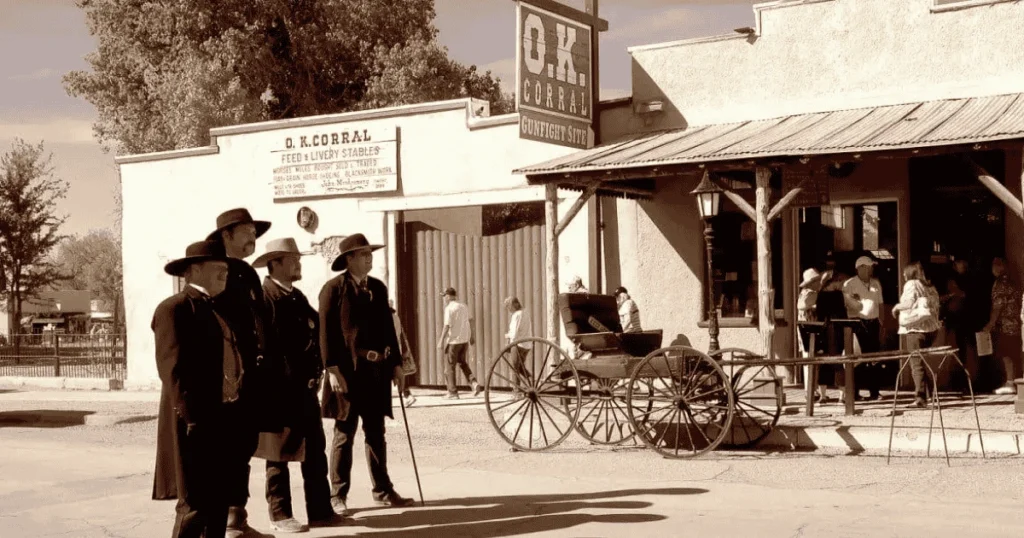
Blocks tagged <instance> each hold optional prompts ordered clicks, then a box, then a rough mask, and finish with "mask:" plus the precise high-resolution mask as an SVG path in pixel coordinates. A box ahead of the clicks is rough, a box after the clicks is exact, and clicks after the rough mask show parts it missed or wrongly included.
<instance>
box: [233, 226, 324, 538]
mask: <svg viewBox="0 0 1024 538" xmlns="http://www.w3.org/2000/svg"><path fill="white" fill-rule="evenodd" d="M252 265H253V267H266V268H267V271H268V272H269V273H270V274H269V275H268V276H267V278H266V279H264V281H263V295H264V297H265V298H266V303H267V309H268V312H269V322H270V323H269V325H268V326H267V330H268V331H270V332H272V333H273V335H274V336H273V341H274V342H275V343H276V347H275V349H276V351H277V353H278V355H279V357H280V359H281V362H282V364H283V365H284V383H283V385H284V391H283V392H284V397H283V398H282V399H281V400H282V403H283V406H284V407H283V408H284V410H285V411H286V412H287V417H288V420H287V422H288V424H289V426H287V427H285V428H284V429H283V430H282V432H281V433H261V434H260V443H259V448H257V449H256V457H258V458H263V459H265V460H267V505H268V507H269V509H270V521H271V525H272V526H273V527H274V530H278V531H281V532H303V531H305V530H307V529H306V527H305V526H304V525H302V524H301V523H299V522H298V521H297V520H296V519H295V517H294V514H293V513H292V496H291V485H290V477H289V473H288V462H289V461H301V462H302V465H301V469H302V483H303V490H304V492H305V498H306V516H307V518H308V521H309V526H310V527H324V526H330V525H336V524H341V523H343V522H344V518H342V517H341V516H340V515H336V514H335V513H334V510H333V509H332V508H331V489H330V484H329V483H328V481H327V440H326V438H325V437H324V425H323V421H322V419H321V418H320V402H319V401H318V400H317V389H318V388H319V387H320V378H321V375H322V373H323V362H322V360H321V358H320V318H319V316H318V315H317V312H316V310H314V309H313V307H312V306H310V304H309V300H308V299H306V296H305V295H304V294H303V293H302V291H300V290H299V289H298V288H296V287H294V284H295V282H297V281H299V280H300V279H302V261H301V253H300V252H299V248H298V245H296V244H295V240H294V239H292V238H290V237H289V238H284V239H275V240H272V241H269V242H268V243H267V252H265V253H264V254H263V255H262V256H260V257H259V258H256V260H255V261H254V262H253V264H252Z"/></svg>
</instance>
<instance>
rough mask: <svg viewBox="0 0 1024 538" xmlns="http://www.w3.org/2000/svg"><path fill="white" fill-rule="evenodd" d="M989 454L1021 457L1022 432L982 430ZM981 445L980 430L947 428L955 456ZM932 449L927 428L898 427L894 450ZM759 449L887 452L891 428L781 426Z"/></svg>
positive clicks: (935, 445)
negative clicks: (824, 449) (827, 449)
mask: <svg viewBox="0 0 1024 538" xmlns="http://www.w3.org/2000/svg"><path fill="white" fill-rule="evenodd" d="M981 433H982V438H981V441H983V442H984V445H985V452H986V454H994V453H998V454H1012V455H1018V456H1019V455H1021V436H1022V434H1020V433H1013V432H1003V431H984V430H982V432H981ZM930 441H931V451H932V452H938V453H939V454H940V455H941V454H942V452H943V450H942V430H940V429H939V428H935V429H934V430H932V434H931V439H930ZM981 444H982V443H981V442H979V439H978V432H977V431H968V430H962V429H951V428H947V429H946V446H947V447H948V449H949V453H950V454H951V455H952V454H981ZM928 446H929V435H928V430H927V429H926V428H896V429H895V430H893V434H892V449H893V451H894V452H897V451H911V452H925V451H927V450H928ZM758 447H759V448H788V449H791V450H816V449H820V448H830V449H837V448H838V449H845V450H849V451H850V452H851V453H859V452H863V451H867V450H872V451H877V450H880V451H885V450H887V449H888V447H889V428H878V427H871V426H860V427H858V426H852V427H851V426H838V427H834V428H832V427H829V428H807V427H801V426H787V425H779V426H776V427H775V429H773V430H772V432H771V434H769V435H768V437H766V438H765V439H764V440H762V441H761V443H759V444H758Z"/></svg>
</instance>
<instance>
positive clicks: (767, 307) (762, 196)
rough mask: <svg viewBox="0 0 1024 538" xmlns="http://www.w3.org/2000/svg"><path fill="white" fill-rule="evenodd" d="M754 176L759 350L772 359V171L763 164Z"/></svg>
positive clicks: (773, 323)
mask: <svg viewBox="0 0 1024 538" xmlns="http://www.w3.org/2000/svg"><path fill="white" fill-rule="evenodd" d="M755 175H756V176H757V198H756V202H757V203H756V207H755V208H754V210H755V213H756V214H757V220H756V223H757V297H758V302H757V304H758V329H759V330H760V332H761V340H762V342H763V348H762V349H763V352H764V356H765V357H766V358H769V359H770V358H772V357H773V355H772V342H773V341H774V339H775V304H774V299H775V293H774V292H773V291H772V243H771V240H772V223H771V220H769V219H768V214H769V212H770V211H771V206H770V205H769V204H770V203H771V200H770V197H771V185H770V184H769V183H770V180H771V177H772V171H771V170H770V169H768V168H765V167H763V166H759V167H757V169H756V170H755Z"/></svg>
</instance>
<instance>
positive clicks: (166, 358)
mask: <svg viewBox="0 0 1024 538" xmlns="http://www.w3.org/2000/svg"><path fill="white" fill-rule="evenodd" d="M164 271H166V272H167V274H169V275H172V276H177V277H183V278H184V279H185V282H186V283H187V285H186V286H185V288H184V289H182V290H181V291H180V292H178V293H177V294H175V295H174V296H172V297H170V298H168V299H166V300H164V301H163V302H162V303H160V306H158V307H157V308H156V312H155V313H154V314H153V324H152V327H153V333H154V336H155V339H156V364H157V370H158V371H159V372H160V380H161V382H162V384H163V386H162V388H161V391H160V412H159V426H158V429H157V457H156V472H155V473H154V480H153V498H154V499H178V506H177V508H176V510H175V512H176V516H175V520H174V530H173V533H172V536H176V537H196V538H198V537H199V536H207V537H212V536H224V527H225V522H226V520H227V511H228V502H227V498H226V492H225V491H224V488H223V484H224V482H225V479H226V474H225V467H224V463H225V462H226V461H227V459H228V457H229V454H228V451H227V446H228V443H227V442H228V441H229V440H228V439H227V438H225V437H224V435H223V434H224V431H225V427H224V425H225V422H229V421H231V420H232V419H233V417H236V416H237V415H238V414H239V413H240V412H241V411H240V409H239V405H238V394H239V392H238V391H239V383H240V381H241V375H242V370H243V365H242V361H241V357H240V356H239V354H238V350H237V348H236V347H235V346H234V345H233V343H234V340H235V339H234V335H233V334H232V331H231V329H230V328H229V327H228V326H227V323H226V322H225V321H224V320H223V319H222V318H221V317H220V316H219V315H217V313H216V311H215V310H214V309H213V305H212V303H211V299H212V298H213V297H216V296H217V295H219V294H220V293H221V292H223V291H224V287H225V285H226V281H227V275H228V258H227V256H226V255H225V253H224V248H223V247H222V246H221V245H220V244H219V243H217V242H214V241H201V242H198V243H193V244H191V245H189V246H188V248H187V249H186V250H185V257H184V258H180V259H177V260H174V261H172V262H170V263H168V264H167V265H166V267H164Z"/></svg>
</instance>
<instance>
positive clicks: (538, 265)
mask: <svg viewBox="0 0 1024 538" xmlns="http://www.w3.org/2000/svg"><path fill="white" fill-rule="evenodd" d="M404 232H405V234H406V236H405V237H404V242H405V245H406V248H405V252H404V256H403V258H404V260H403V262H404V263H401V264H400V268H399V271H400V272H401V274H402V278H401V282H402V285H403V287H404V288H405V289H403V290H401V293H402V297H403V301H402V307H401V308H402V310H403V312H402V313H401V316H402V324H403V326H404V327H406V328H407V329H406V331H407V334H408V337H409V344H410V346H412V348H413V353H414V356H415V358H416V361H417V363H418V365H419V373H418V374H417V376H416V378H417V379H416V381H417V384H419V385H429V386H444V384H445V380H444V367H445V361H446V359H445V357H444V353H443V352H442V351H441V350H438V349H437V337H438V335H439V334H440V333H441V326H442V323H443V322H444V301H443V299H442V298H441V291H442V290H444V289H445V288H447V287H449V286H451V287H453V288H455V289H456V290H457V291H458V294H459V301H460V302H463V303H465V304H466V305H467V306H468V307H469V309H470V312H471V313H472V315H473V323H474V330H475V331H476V345H475V346H471V347H470V353H469V355H470V356H469V363H470V367H471V368H472V370H473V373H474V374H475V375H476V376H477V378H478V379H479V380H480V383H481V384H483V383H484V382H485V380H486V378H487V372H488V370H489V369H490V367H491V363H492V362H493V361H494V359H495V358H496V357H497V355H498V353H499V352H500V351H501V350H502V349H503V348H504V347H505V345H506V341H505V333H506V332H507V331H508V319H509V313H508V310H506V309H505V307H504V304H503V301H504V299H505V297H508V296H510V295H515V296H516V297H519V300H520V302H522V303H523V309H524V310H525V312H526V313H527V315H529V317H530V325H531V327H532V328H533V334H534V336H541V337H543V336H544V327H543V320H544V256H545V247H544V227H543V226H536V225H533V226H525V227H522V228H519V229H516V230H514V231H511V232H508V233H505V234H501V235H492V236H487V237H480V236H470V235H463V234H456V233H451V232H445V231H440V230H436V229H433V228H430V227H428V226H423V225H421V224H419V223H409V224H408V225H406V226H405V227H404ZM504 375H505V376H506V377H511V376H510V375H509V373H508V372H504ZM458 383H459V385H460V386H462V385H464V384H465V383H466V380H465V379H464V378H463V377H462V374H461V373H460V374H459V381H458Z"/></svg>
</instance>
